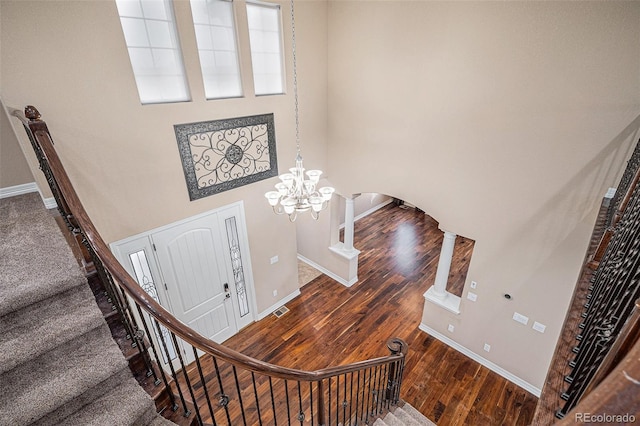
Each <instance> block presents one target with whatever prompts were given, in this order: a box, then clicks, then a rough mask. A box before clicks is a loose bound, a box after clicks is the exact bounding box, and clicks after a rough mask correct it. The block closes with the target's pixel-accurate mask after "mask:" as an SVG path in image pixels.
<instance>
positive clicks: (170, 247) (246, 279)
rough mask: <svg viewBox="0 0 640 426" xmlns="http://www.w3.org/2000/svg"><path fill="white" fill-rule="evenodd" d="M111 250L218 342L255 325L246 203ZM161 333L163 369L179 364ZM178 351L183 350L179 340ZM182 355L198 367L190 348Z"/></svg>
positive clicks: (162, 298)
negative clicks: (245, 215) (244, 206)
mask: <svg viewBox="0 0 640 426" xmlns="http://www.w3.org/2000/svg"><path fill="white" fill-rule="evenodd" d="M111 248H112V250H113V252H114V254H115V255H116V257H117V258H118V260H119V261H120V263H121V264H122V265H123V266H124V268H125V269H126V270H127V271H128V272H129V273H130V274H131V276H132V277H134V278H135V279H136V280H137V282H138V283H139V284H140V285H141V286H142V288H143V289H144V290H145V291H146V292H147V293H148V294H149V295H150V296H152V297H153V298H154V299H155V300H156V301H158V302H159V303H160V304H162V305H163V306H164V307H165V308H166V309H168V310H169V311H171V312H172V313H173V315H174V316H176V317H177V318H178V319H179V320H181V321H182V322H184V323H185V324H187V325H188V326H190V327H191V328H193V329H194V330H196V331H197V332H198V333H200V334H202V335H204V336H206V337H208V338H210V339H212V340H214V341H215V342H218V343H221V342H223V341H224V340H226V339H228V338H229V337H231V336H233V334H235V333H236V332H237V330H239V329H241V328H243V327H245V326H247V325H249V324H250V323H251V322H253V313H252V312H253V309H254V308H253V307H254V306H255V305H254V302H253V296H254V289H253V275H252V273H251V260H250V256H249V241H248V238H247V233H246V228H245V220H244V210H243V208H242V203H234V204H231V205H229V206H226V207H222V208H220V209H218V210H216V211H211V212H208V213H205V214H202V215H198V216H196V217H193V218H189V219H186V220H184V221H180V222H177V223H173V224H170V225H167V226H163V227H161V228H157V229H154V230H151V231H148V232H145V233H144V234H140V235H136V236H133V237H130V238H127V239H125V240H121V241H118V242H115V243H113V244H112V245H111ZM148 321H150V320H148ZM150 324H152V325H153V322H152V321H150ZM160 328H161V334H162V335H163V336H164V339H163V340H164V343H165V344H166V345H167V350H166V351H165V350H164V348H163V344H162V343H163V342H161V341H160V334H159V333H158V331H157V330H155V329H154V330H153V332H152V333H151V334H152V336H151V338H152V339H153V340H154V341H155V342H156V345H157V347H159V348H160V349H161V350H162V358H163V360H162V361H163V363H166V362H168V359H171V360H173V361H174V362H176V361H177V357H176V354H175V349H174V346H173V343H172V339H171V337H170V335H169V333H168V331H167V330H166V329H165V328H164V327H160ZM178 346H183V345H182V342H181V341H180V339H178ZM167 352H168V353H167ZM181 352H182V353H183V354H184V356H185V357H186V361H187V362H191V361H193V351H192V350H191V348H190V347H185V348H181Z"/></svg>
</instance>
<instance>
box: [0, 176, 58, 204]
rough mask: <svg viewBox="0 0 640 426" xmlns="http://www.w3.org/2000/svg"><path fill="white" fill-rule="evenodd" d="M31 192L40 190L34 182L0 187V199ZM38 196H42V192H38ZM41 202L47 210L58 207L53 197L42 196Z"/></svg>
mask: <svg viewBox="0 0 640 426" xmlns="http://www.w3.org/2000/svg"><path fill="white" fill-rule="evenodd" d="M32 192H40V190H39V189H38V185H37V184H36V183H35V182H30V183H23V184H21V185H14V186H9V187H7V188H0V199H3V198H9V197H16V196H18V195H23V194H30V193H32ZM40 197H42V194H40ZM42 202H43V203H44V206H45V207H46V208H47V210H50V209H54V208H56V207H58V204H57V203H56V199H55V198H53V197H51V198H42Z"/></svg>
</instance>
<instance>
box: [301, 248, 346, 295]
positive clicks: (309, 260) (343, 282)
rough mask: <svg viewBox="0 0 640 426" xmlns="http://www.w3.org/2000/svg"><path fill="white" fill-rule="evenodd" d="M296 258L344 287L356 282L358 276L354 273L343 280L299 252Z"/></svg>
mask: <svg viewBox="0 0 640 426" xmlns="http://www.w3.org/2000/svg"><path fill="white" fill-rule="evenodd" d="M298 259H299V260H301V261H303V262H304V263H306V264H307V265H309V266H311V267H313V268H316V269H317V270H318V271H320V272H322V273H323V274H325V275H326V276H328V277H330V278H332V279H334V280H336V281H338V282H339V283H340V284H342V285H343V286H345V287H351V286H352V285H354V284H355V283H357V282H358V276H357V275H356V276H355V277H353V278H352V279H350V280H349V281H347V280H345V279H344V278H342V277H339V276H338V275H336V274H334V273H333V272H331V271H330V270H328V269H326V268H324V267H322V266H320V265H318V264H317V263H316V262H314V261H313V260H311V259H307V258H306V257H304V256H303V255H301V254H298Z"/></svg>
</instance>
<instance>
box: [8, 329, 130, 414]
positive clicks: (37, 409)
mask: <svg viewBox="0 0 640 426" xmlns="http://www.w3.org/2000/svg"><path fill="white" fill-rule="evenodd" d="M121 371H125V372H126V373H127V374H128V375H129V376H130V374H131V373H130V371H129V370H128V365H127V362H126V361H125V359H124V357H123V356H122V353H121V352H120V349H119V348H118V347H117V345H116V344H115V342H114V341H113V340H112V339H111V333H110V331H109V328H108V327H107V325H106V324H105V325H104V326H102V327H99V328H96V329H93V330H90V331H89V332H88V333H86V334H84V335H82V336H79V337H78V338H76V339H74V341H72V342H69V343H67V344H64V345H61V346H59V347H57V348H55V349H53V350H51V351H49V352H47V353H45V354H43V355H41V356H40V357H38V358H36V359H34V360H33V361H32V362H29V363H23V364H22V365H20V366H18V367H17V368H14V369H13V370H11V371H8V372H6V373H4V374H2V375H0V382H1V383H2V384H3V388H5V389H11V392H2V393H0V419H2V420H3V421H9V423H8V424H16V425H18V424H20V425H21V424H28V423H30V422H33V421H35V420H37V419H39V418H41V417H43V416H46V415H47V414H48V413H50V412H53V411H55V410H56V409H57V408H58V407H61V406H66V407H65V409H67V410H70V408H69V407H72V406H73V405H74V404H76V403H78V401H80V400H79V399H78V397H79V396H80V395H81V394H83V393H87V392H91V393H93V395H92V398H95V397H97V396H99V395H101V394H103V393H104V392H107V391H108V390H109V388H107V387H106V386H99V385H100V384H101V382H106V381H108V380H109V378H110V377H112V376H114V375H117V374H118V373H120V372H121ZM114 385H115V384H114ZM82 405H84V404H82ZM82 405H80V406H79V407H77V408H80V407H81V406H82ZM74 411H75V410H74Z"/></svg>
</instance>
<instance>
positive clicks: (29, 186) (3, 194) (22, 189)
mask: <svg viewBox="0 0 640 426" xmlns="http://www.w3.org/2000/svg"><path fill="white" fill-rule="evenodd" d="M31 192H38V185H36V183H35V182H31V183H23V184H22V185H14V186H9V187H7V188H0V198H9V197H15V196H17V195H22V194H29V193H31Z"/></svg>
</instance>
